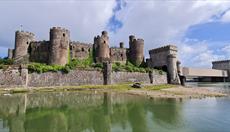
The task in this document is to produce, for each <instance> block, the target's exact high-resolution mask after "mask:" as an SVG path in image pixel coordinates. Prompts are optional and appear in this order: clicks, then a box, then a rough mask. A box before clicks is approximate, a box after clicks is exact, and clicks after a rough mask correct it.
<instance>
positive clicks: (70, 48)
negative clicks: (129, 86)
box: [9, 26, 144, 66]
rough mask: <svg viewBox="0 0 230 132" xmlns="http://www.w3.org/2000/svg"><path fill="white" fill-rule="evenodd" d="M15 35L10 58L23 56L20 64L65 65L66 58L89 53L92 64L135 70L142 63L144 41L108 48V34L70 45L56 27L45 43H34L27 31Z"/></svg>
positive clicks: (66, 32) (63, 30) (133, 40)
mask: <svg viewBox="0 0 230 132" xmlns="http://www.w3.org/2000/svg"><path fill="white" fill-rule="evenodd" d="M15 34H16V35H15V50H9V57H11V55H12V54H13V59H16V58H18V57H21V56H25V57H23V60H25V59H27V58H28V62H39V63H46V64H55V65H65V64H67V63H68V60H69V57H70V59H87V58H88V57H89V55H90V54H91V52H92V54H93V57H94V62H105V61H109V62H120V63H126V61H127V60H129V61H131V62H132V63H133V64H135V65H137V66H139V65H140V64H142V63H143V62H144V40H143V39H140V38H136V37H135V36H134V35H130V36H129V39H130V43H129V48H125V44H124V42H120V43H119V47H111V48H110V47H109V34H108V32H107V31H102V32H101V35H97V36H95V37H94V43H93V44H91V43H83V42H79V41H70V31H69V30H68V29H66V28H63V27H58V26H57V27H52V28H50V34H49V37H50V39H49V40H48V41H46V40H44V41H36V40H35V35H34V34H33V33H31V32H28V31H16V33H15ZM12 51H15V52H13V53H12ZM19 63H20V62H19Z"/></svg>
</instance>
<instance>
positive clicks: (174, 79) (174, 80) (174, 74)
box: [167, 54, 180, 84]
mask: <svg viewBox="0 0 230 132" xmlns="http://www.w3.org/2000/svg"><path fill="white" fill-rule="evenodd" d="M167 59H168V61H167V63H168V64H167V70H168V82H169V83H170V84H180V79H179V75H178V70H177V57H176V55H174V54H170V55H168V58H167Z"/></svg>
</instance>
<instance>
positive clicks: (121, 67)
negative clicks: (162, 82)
mask: <svg viewBox="0 0 230 132" xmlns="http://www.w3.org/2000/svg"><path fill="white" fill-rule="evenodd" d="M112 69H113V71H115V72H117V71H125V72H141V73H148V72H150V71H155V72H158V73H159V74H161V75H162V74H164V71H162V70H157V69H153V68H148V67H146V66H135V65H133V64H132V63H131V62H129V61H127V62H126V64H121V63H119V62H115V63H113V64H112Z"/></svg>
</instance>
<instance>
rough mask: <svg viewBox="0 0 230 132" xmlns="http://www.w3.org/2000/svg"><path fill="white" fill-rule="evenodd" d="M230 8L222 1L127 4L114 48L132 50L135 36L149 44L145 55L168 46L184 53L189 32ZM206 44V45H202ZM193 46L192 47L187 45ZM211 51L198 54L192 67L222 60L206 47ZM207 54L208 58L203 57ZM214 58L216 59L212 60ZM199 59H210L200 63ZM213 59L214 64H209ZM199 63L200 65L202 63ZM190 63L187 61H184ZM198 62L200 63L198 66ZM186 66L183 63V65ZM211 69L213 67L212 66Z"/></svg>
mask: <svg viewBox="0 0 230 132" xmlns="http://www.w3.org/2000/svg"><path fill="white" fill-rule="evenodd" d="M229 7H230V2H218V1H207V0H205V1H141V2H140V1H138V2H136V1H127V5H126V7H125V8H123V9H122V10H119V11H118V12H117V14H116V17H117V18H118V20H120V21H121V22H122V23H123V26H122V28H121V29H119V30H118V31H117V32H116V33H111V37H110V38H112V39H111V41H112V44H114V45H118V42H119V41H124V42H125V44H126V46H128V35H131V34H134V35H136V36H137V37H139V38H143V39H144V40H145V55H146V56H148V50H149V49H152V48H156V47H159V46H162V45H166V44H175V45H177V46H178V47H179V52H182V53H183V52H184V51H183V50H185V48H180V47H182V46H183V44H184V43H183V40H184V39H186V36H185V35H186V32H187V31H188V29H189V28H190V27H191V26H195V25H198V24H202V23H207V22H212V21H214V20H213V16H215V15H219V14H220V13H223V12H224V11H226V10H227V9H228V8H229ZM200 44H203V43H200ZM186 46H189V45H186ZM206 46H207V48H205V49H203V51H201V52H198V53H197V54H194V55H196V56H197V57H196V58H197V59H192V60H193V61H194V63H193V62H191V63H189V65H190V66H195V67H204V66H208V65H207V64H208V63H210V60H213V59H217V58H219V56H218V55H215V52H214V51H212V49H210V48H209V45H208V44H207V45H206ZM203 52H205V53H206V54H202V53H203ZM183 56H188V57H182V59H189V60H191V58H189V57H195V56H190V55H188V54H184V55H183ZM208 56H211V57H212V58H208ZM199 57H202V58H206V59H203V60H201V59H199ZM208 59H210V60H208ZM198 61H199V63H198ZM182 62H185V65H186V64H188V63H186V60H182ZM195 62H196V63H195ZM182 65H183V63H182ZM210 65H211V63H210Z"/></svg>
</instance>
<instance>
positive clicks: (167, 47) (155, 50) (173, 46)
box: [149, 45, 177, 54]
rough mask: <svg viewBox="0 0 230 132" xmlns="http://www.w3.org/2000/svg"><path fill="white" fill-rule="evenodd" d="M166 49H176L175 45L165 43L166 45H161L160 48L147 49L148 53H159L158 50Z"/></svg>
mask: <svg viewBox="0 0 230 132" xmlns="http://www.w3.org/2000/svg"><path fill="white" fill-rule="evenodd" d="M167 50H173V51H177V47H176V46H175V45H167V46H163V47H160V48H156V49H152V50H149V54H152V53H159V52H163V51H167Z"/></svg>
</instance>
